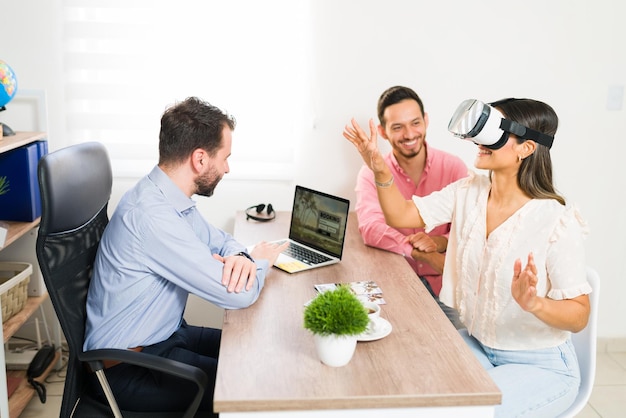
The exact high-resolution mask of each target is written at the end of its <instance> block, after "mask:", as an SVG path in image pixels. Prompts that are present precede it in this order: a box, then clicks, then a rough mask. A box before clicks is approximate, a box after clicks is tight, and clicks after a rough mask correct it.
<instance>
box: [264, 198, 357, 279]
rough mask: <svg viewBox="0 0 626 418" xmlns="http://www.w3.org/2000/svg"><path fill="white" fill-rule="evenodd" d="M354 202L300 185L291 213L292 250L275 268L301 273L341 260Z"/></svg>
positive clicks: (285, 251) (289, 250) (282, 255)
mask: <svg viewBox="0 0 626 418" xmlns="http://www.w3.org/2000/svg"><path fill="white" fill-rule="evenodd" d="M349 209H350V201H349V200H347V199H344V198H342V197H337V196H332V195H330V194H327V193H323V192H319V191H317V190H312V189H308V188H306V187H302V186H296V191H295V194H294V198H293V209H292V211H291V223H290V226H289V237H288V238H286V239H282V240H277V241H275V242H284V241H285V240H288V241H289V247H288V248H287V249H285V250H284V251H283V252H282V253H281V254H280V255H279V256H278V258H277V259H276V262H275V263H274V266H275V267H277V268H279V269H281V270H284V271H286V272H288V273H297V272H300V271H305V270H310V269H313V268H317V267H323V266H328V265H331V264H335V263H338V262H339V261H341V255H342V254H343V246H344V240H345V236H346V226H347V224H348V211H349Z"/></svg>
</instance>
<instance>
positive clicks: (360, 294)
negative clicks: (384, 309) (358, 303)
mask: <svg viewBox="0 0 626 418" xmlns="http://www.w3.org/2000/svg"><path fill="white" fill-rule="evenodd" d="M346 284H347V285H349V286H350V290H351V291H352V293H354V294H355V295H356V297H357V298H358V299H359V300H362V301H369V302H376V303H378V304H379V305H384V304H386V303H387V302H385V299H384V298H383V291H382V290H381V288H380V287H379V286H378V285H377V284H376V282H374V281H371V280H367V281H358V282H349V283H324V284H316V285H315V290H317V291H318V292H320V293H321V292H325V291H327V290H332V289H335V288H337V286H339V285H346Z"/></svg>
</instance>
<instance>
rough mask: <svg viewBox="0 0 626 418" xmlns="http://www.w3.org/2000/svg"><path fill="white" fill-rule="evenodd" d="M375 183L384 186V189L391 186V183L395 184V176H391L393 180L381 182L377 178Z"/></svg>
mask: <svg viewBox="0 0 626 418" xmlns="http://www.w3.org/2000/svg"><path fill="white" fill-rule="evenodd" d="M374 183H376V186H378V187H380V188H382V189H386V188H388V187H391V185H392V184H393V176H391V180H389V181H387V182H385V183H379V182H377V181H376V179H374Z"/></svg>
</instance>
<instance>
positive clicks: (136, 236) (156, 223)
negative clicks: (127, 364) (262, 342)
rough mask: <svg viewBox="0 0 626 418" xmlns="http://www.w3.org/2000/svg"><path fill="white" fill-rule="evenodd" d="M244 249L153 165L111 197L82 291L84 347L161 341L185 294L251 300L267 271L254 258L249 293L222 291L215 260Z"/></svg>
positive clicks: (226, 302) (221, 301) (227, 301)
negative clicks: (118, 197)
mask: <svg viewBox="0 0 626 418" xmlns="http://www.w3.org/2000/svg"><path fill="white" fill-rule="evenodd" d="M240 251H245V247H244V246H243V245H242V244H240V243H238V242H237V241H235V240H234V238H233V237H232V236H231V235H230V234H227V233H226V232H224V231H222V230H220V229H218V228H216V227H214V226H212V225H210V224H209V223H208V222H206V220H204V218H203V217H202V216H201V215H200V214H199V213H198V211H197V210H196V207H195V202H194V201H193V200H192V199H190V198H188V197H187V196H186V195H185V194H184V193H183V192H182V191H181V190H180V188H178V186H176V185H175V184H174V183H173V182H172V181H171V180H170V178H169V177H168V176H167V175H166V174H165V173H164V172H163V171H162V170H161V169H160V168H159V167H158V166H157V167H155V168H154V169H153V170H152V171H151V172H150V174H148V175H147V176H146V177H144V178H143V179H141V180H140V181H139V182H138V183H137V185H136V186H135V187H133V188H132V189H131V190H129V191H128V192H127V193H126V194H125V195H124V196H123V197H122V199H121V201H120V202H119V204H118V206H117V208H116V210H115V213H114V214H113V216H112V217H111V221H110V222H109V224H108V226H107V228H106V230H105V232H104V235H103V237H102V240H101V242H100V246H99V248H98V254H97V257H96V262H95V266H94V272H93V278H92V281H91V285H90V287H89V293H88V295H87V324H86V329H85V343H84V349H85V350H92V349H97V348H131V347H138V346H148V345H152V344H155V343H158V342H161V341H164V340H166V339H167V338H169V337H170V335H172V333H174V331H176V330H177V329H178V328H179V326H180V325H181V323H182V318H183V313H184V310H185V305H186V304H187V297H188V295H189V293H194V294H196V295H198V296H199V297H201V298H203V299H206V300H207V301H209V302H211V303H214V304H215V305H217V306H220V307H222V308H226V309H238V308H245V307H247V306H250V305H251V304H253V303H254V302H255V301H256V300H257V298H258V297H259V294H260V292H261V289H262V288H263V285H264V284H265V276H266V274H267V270H268V268H269V263H268V261H267V260H255V261H256V265H257V276H256V281H255V283H254V286H253V287H252V289H250V290H249V291H245V289H244V291H242V292H240V293H234V292H232V293H229V292H227V290H226V287H225V286H224V285H222V283H221V279H222V270H223V264H222V263H221V262H219V261H217V260H215V259H214V258H213V256H212V254H219V255H221V256H228V255H232V254H236V253H238V252H240Z"/></svg>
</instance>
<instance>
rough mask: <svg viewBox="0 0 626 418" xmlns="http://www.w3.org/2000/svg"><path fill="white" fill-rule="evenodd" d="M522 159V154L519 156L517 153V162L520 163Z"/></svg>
mask: <svg viewBox="0 0 626 418" xmlns="http://www.w3.org/2000/svg"><path fill="white" fill-rule="evenodd" d="M522 160H523V158H522V156H521V155H518V156H517V162H518V163H521V162H522Z"/></svg>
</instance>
